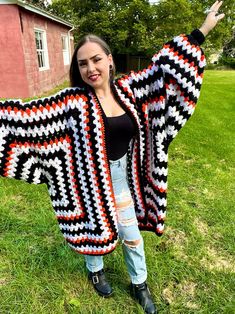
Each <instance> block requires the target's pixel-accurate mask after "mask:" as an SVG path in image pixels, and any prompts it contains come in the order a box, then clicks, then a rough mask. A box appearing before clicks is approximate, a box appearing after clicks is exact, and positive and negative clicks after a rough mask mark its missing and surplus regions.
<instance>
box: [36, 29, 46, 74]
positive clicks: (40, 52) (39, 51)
mask: <svg viewBox="0 0 235 314" xmlns="http://www.w3.org/2000/svg"><path fill="white" fill-rule="evenodd" d="M37 33H39V34H41V39H42V47H41V48H38V47H37V44H36V36H37ZM34 37H35V45H36V52H37V59H38V67H39V71H45V70H49V69H50V66H49V57H48V49H47V36H46V31H45V30H44V29H39V28H34ZM39 55H41V62H42V65H40V63H39Z"/></svg>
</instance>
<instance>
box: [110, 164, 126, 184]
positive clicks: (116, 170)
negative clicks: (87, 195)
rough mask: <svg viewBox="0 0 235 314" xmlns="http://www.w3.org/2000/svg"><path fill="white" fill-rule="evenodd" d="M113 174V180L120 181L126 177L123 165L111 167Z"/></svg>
mask: <svg viewBox="0 0 235 314" xmlns="http://www.w3.org/2000/svg"><path fill="white" fill-rule="evenodd" d="M111 176H112V182H113V183H114V182H120V181H122V180H123V179H125V178H126V174H125V171H124V170H123V168H122V166H121V165H119V166H116V165H115V166H114V167H113V168H111Z"/></svg>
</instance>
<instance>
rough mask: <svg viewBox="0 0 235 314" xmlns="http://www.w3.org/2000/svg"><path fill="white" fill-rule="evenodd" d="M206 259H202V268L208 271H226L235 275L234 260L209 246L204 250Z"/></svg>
mask: <svg viewBox="0 0 235 314" xmlns="http://www.w3.org/2000/svg"><path fill="white" fill-rule="evenodd" d="M206 251H207V257H204V258H203V259H202V261H201V264H202V266H204V267H206V268H207V269H209V270H211V271H212V270H218V271H228V272H232V273H235V262H234V259H233V258H232V257H231V256H230V255H228V254H226V253H224V252H221V251H219V250H218V249H215V248H213V247H211V246H208V247H207V248H206Z"/></svg>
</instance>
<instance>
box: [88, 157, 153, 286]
mask: <svg viewBox="0 0 235 314" xmlns="http://www.w3.org/2000/svg"><path fill="white" fill-rule="evenodd" d="M110 169H111V177H112V183H113V189H114V195H115V200H116V204H117V220H118V234H119V238H120V239H121V241H122V249H123V255H124V259H125V262H126V265H127V271H128V273H129V275H130V278H131V282H132V283H133V284H141V283H143V282H144V281H145V280H146V279H147V269H146V263H145V254H144V243H143V238H142V236H141V234H140V231H139V228H138V223H137V218H136V214H135V209H134V204H133V200H132V197H131V193H130V190H129V186H128V182H127V170H126V155H124V156H123V157H122V158H120V159H118V160H115V161H110ZM85 261H86V267H87V269H88V270H89V271H91V272H96V271H99V270H101V269H102V268H103V266H104V264H103V256H93V255H85Z"/></svg>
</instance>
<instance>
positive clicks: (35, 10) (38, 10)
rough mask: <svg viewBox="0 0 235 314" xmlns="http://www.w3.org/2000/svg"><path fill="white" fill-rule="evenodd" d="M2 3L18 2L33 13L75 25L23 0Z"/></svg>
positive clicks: (0, 1)
mask: <svg viewBox="0 0 235 314" xmlns="http://www.w3.org/2000/svg"><path fill="white" fill-rule="evenodd" d="M1 4H16V5H18V6H20V7H23V8H24V9H25V10H28V11H30V12H33V13H36V14H39V15H41V16H44V17H46V18H48V19H50V20H53V21H55V22H57V23H61V24H63V25H66V26H68V27H71V28H72V27H73V24H71V23H69V22H66V21H65V20H63V19H62V18H60V17H58V16H56V15H53V14H51V13H49V12H47V11H45V10H43V9H41V8H39V7H36V6H35V5H33V4H29V3H27V2H25V1H23V0H0V5H1Z"/></svg>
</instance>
